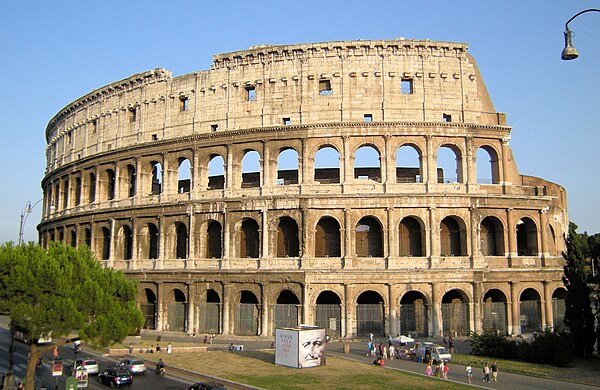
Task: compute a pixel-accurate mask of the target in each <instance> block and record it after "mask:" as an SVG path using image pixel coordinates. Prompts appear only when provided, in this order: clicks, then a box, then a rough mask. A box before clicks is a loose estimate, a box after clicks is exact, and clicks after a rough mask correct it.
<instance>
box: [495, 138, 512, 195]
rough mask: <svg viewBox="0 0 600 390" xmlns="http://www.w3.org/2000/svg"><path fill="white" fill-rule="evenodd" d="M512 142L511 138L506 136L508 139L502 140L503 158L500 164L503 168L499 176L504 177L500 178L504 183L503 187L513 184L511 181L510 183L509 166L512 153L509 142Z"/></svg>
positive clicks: (499, 161)
mask: <svg viewBox="0 0 600 390" xmlns="http://www.w3.org/2000/svg"><path fill="white" fill-rule="evenodd" d="M509 140H510V136H506V138H502V140H501V142H502V145H501V146H502V156H501V157H500V158H499V159H498V163H499V164H502V167H500V169H499V174H501V175H502V177H500V178H499V180H500V183H502V184H503V185H507V184H508V185H510V184H512V183H511V182H510V181H508V176H509V175H508V168H509V167H508V164H507V161H508V160H509V158H511V157H512V156H511V152H510V147H509V146H508V141H509Z"/></svg>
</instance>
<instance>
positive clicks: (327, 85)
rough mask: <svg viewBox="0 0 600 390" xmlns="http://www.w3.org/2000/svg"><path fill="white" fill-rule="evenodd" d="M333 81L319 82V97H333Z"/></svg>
mask: <svg viewBox="0 0 600 390" xmlns="http://www.w3.org/2000/svg"><path fill="white" fill-rule="evenodd" d="M331 92H332V90H331V80H327V79H325V80H319V95H321V96H326V95H331Z"/></svg>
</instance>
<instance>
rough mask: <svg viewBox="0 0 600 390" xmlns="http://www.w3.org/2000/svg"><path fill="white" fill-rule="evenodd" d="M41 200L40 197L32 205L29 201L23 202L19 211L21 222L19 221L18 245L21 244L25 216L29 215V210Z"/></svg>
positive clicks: (25, 220)
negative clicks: (21, 209) (23, 204)
mask: <svg viewBox="0 0 600 390" xmlns="http://www.w3.org/2000/svg"><path fill="white" fill-rule="evenodd" d="M41 201H42V199H40V200H38V201H37V202H35V203H34V204H33V205H32V204H31V201H27V203H25V207H24V208H23V211H21V222H20V223H19V240H18V242H19V245H21V244H23V229H24V228H25V223H26V222H27V217H29V214H31V210H33V208H34V207H35V206H37V205H38V204H39V203H40V202H41Z"/></svg>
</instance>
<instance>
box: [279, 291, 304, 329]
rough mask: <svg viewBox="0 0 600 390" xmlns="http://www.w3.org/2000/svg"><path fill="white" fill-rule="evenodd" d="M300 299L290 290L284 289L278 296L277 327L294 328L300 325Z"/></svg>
mask: <svg viewBox="0 0 600 390" xmlns="http://www.w3.org/2000/svg"><path fill="white" fill-rule="evenodd" d="M299 304H300V300H299V299H298V297H297V296H296V294H294V293H293V292H291V291H290V290H283V291H282V292H281V293H280V294H279V296H278V297H277V303H276V304H275V307H274V312H275V328H292V327H295V326H298V319H299V317H298V315H299V311H298V307H299Z"/></svg>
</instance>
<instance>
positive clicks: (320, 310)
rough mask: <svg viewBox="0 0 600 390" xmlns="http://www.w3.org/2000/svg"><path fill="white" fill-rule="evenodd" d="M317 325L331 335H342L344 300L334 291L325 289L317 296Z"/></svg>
mask: <svg viewBox="0 0 600 390" xmlns="http://www.w3.org/2000/svg"><path fill="white" fill-rule="evenodd" d="M316 319H317V321H316V325H317V326H318V327H319V328H324V329H325V331H326V333H327V334H328V335H331V336H337V337H340V336H341V335H342V301H341V300H340V297H339V296H338V295H337V294H336V293H334V292H333V291H323V292H321V293H320V294H319V296H318V297H317V307H316Z"/></svg>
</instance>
